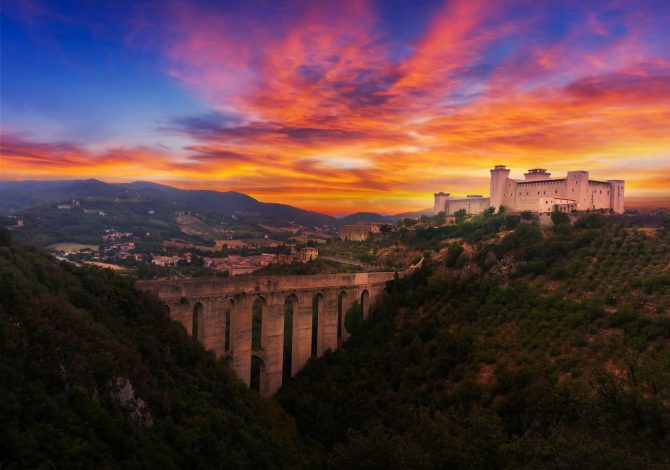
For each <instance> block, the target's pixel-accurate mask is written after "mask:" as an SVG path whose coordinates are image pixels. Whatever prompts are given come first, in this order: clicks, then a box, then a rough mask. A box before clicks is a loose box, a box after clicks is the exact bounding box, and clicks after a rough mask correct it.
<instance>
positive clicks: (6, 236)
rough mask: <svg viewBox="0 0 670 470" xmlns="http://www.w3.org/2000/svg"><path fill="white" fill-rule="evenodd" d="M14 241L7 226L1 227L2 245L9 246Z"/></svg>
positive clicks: (0, 241)
mask: <svg viewBox="0 0 670 470" xmlns="http://www.w3.org/2000/svg"><path fill="white" fill-rule="evenodd" d="M11 243H12V232H10V231H9V230H7V229H6V228H0V246H9V245H10V244H11Z"/></svg>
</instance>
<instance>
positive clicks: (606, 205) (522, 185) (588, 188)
mask: <svg viewBox="0 0 670 470" xmlns="http://www.w3.org/2000/svg"><path fill="white" fill-rule="evenodd" d="M509 173H510V170H508V169H507V168H506V167H505V166H504V165H496V166H495V168H493V169H492V170H491V185H490V189H491V196H490V198H481V199H480V201H482V203H486V201H487V199H488V202H487V204H489V206H490V207H493V208H495V209H496V210H497V209H498V208H499V207H500V206H505V208H507V209H508V210H510V211H514V212H523V211H532V212H539V213H544V212H546V210H547V205H550V202H549V201H551V198H553V199H555V200H557V202H556V204H560V205H561V206H562V208H563V209H564V210H567V209H572V208H573V207H574V210H578V211H587V210H600V209H612V210H613V211H614V212H616V213H623V212H624V181H623V180H609V181H607V182H604V181H595V180H589V172H588V171H569V172H568V174H567V176H566V177H565V178H554V179H552V178H551V174H550V173H547V172H546V170H544V169H540V168H536V169H531V170H529V171H528V173H526V174H525V178H526V179H524V180H515V179H511V178H509ZM559 200H563V201H559ZM572 201H574V203H573V202H572ZM489 206H484V207H481V206H477V205H475V204H473V202H472V199H471V198H466V199H455V198H452V197H450V196H449V194H448V193H436V194H435V213H437V212H440V211H444V212H446V213H447V215H453V213H454V212H456V211H457V210H459V209H465V210H466V211H467V212H468V213H469V214H474V213H479V212H482V211H484V210H486V209H487V208H488V207H489Z"/></svg>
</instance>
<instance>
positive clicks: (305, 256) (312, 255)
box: [298, 246, 319, 263]
mask: <svg viewBox="0 0 670 470" xmlns="http://www.w3.org/2000/svg"><path fill="white" fill-rule="evenodd" d="M318 257H319V250H317V249H316V248H312V247H311V246H308V247H306V248H302V249H301V250H300V252H299V253H298V260H299V261H300V262H301V263H308V262H310V261H312V260H315V259H317V258H318Z"/></svg>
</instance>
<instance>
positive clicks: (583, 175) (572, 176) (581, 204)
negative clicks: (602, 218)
mask: <svg viewBox="0 0 670 470" xmlns="http://www.w3.org/2000/svg"><path fill="white" fill-rule="evenodd" d="M566 182H567V184H566V195H565V197H566V198H568V199H573V200H574V201H576V202H577V210H578V211H586V210H589V209H591V204H590V199H589V172H588V171H568V176H567V178H566ZM610 194H611V193H610Z"/></svg>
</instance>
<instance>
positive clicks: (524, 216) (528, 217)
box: [521, 211, 534, 221]
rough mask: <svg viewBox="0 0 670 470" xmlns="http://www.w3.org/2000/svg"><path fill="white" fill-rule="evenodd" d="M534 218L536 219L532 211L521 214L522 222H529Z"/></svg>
mask: <svg viewBox="0 0 670 470" xmlns="http://www.w3.org/2000/svg"><path fill="white" fill-rule="evenodd" d="M533 218H534V217H533V213H532V212H531V211H523V212H522V213H521V220H526V221H529V220H533Z"/></svg>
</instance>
